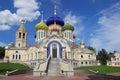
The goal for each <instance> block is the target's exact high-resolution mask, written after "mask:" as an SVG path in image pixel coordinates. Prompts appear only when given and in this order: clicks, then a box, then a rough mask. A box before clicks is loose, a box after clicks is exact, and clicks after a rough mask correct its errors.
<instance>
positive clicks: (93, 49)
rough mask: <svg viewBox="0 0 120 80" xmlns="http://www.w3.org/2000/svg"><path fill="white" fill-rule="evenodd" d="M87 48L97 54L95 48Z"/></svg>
mask: <svg viewBox="0 0 120 80" xmlns="http://www.w3.org/2000/svg"><path fill="white" fill-rule="evenodd" d="M87 48H88V49H89V50H92V51H94V52H96V50H95V48H93V47H92V46H87Z"/></svg>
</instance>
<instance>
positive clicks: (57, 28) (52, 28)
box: [50, 24, 60, 32]
mask: <svg viewBox="0 0 120 80" xmlns="http://www.w3.org/2000/svg"><path fill="white" fill-rule="evenodd" d="M50 30H51V31H58V32H59V31H60V29H59V27H58V26H57V25H56V24H54V25H53V26H52V27H51V29H50Z"/></svg>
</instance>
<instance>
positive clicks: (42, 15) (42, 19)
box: [41, 11, 44, 21]
mask: <svg viewBox="0 0 120 80" xmlns="http://www.w3.org/2000/svg"><path fill="white" fill-rule="evenodd" d="M41 21H44V14H43V11H42V12H41Z"/></svg>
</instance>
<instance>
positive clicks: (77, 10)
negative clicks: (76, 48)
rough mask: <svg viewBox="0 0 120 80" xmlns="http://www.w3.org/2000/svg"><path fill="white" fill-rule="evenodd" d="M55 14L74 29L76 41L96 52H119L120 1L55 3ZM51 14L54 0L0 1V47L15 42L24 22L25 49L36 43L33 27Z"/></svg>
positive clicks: (59, 1)
mask: <svg viewBox="0 0 120 80" xmlns="http://www.w3.org/2000/svg"><path fill="white" fill-rule="evenodd" d="M56 6H57V15H58V16H59V17H61V18H62V19H63V20H64V21H65V20H66V18H68V20H69V22H70V24H72V25H73V26H74V28H75V31H74V34H75V35H76V39H75V42H76V43H77V44H79V43H80V41H82V40H84V42H85V45H86V46H92V47H94V48H96V50H97V51H99V50H101V49H103V48H104V49H106V50H107V51H109V52H113V51H120V36H119V35H120V0H56ZM42 11H43V12H44V21H46V20H47V19H48V18H49V17H51V16H52V15H53V13H54V0H0V46H7V45H8V44H9V43H11V42H14V43H15V33H16V31H17V30H18V28H19V26H20V23H21V22H20V21H21V19H23V18H24V19H25V20H26V21H25V25H26V30H27V32H28V46H30V45H31V44H32V43H34V42H35V38H34V36H35V33H36V30H35V25H36V24H37V23H39V22H40V20H41V12H42Z"/></svg>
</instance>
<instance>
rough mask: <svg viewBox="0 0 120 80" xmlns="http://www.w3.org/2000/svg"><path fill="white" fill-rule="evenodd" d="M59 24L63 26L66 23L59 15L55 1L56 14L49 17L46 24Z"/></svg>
mask: <svg viewBox="0 0 120 80" xmlns="http://www.w3.org/2000/svg"><path fill="white" fill-rule="evenodd" d="M54 23H56V24H58V25H61V26H63V25H64V21H63V20H62V19H61V18H60V17H58V16H57V12H56V2H55V3H54V15H53V16H52V17H50V18H48V19H47V21H46V24H47V25H48V26H49V25H51V24H54Z"/></svg>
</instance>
